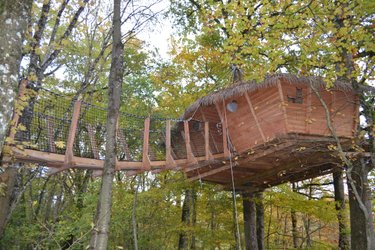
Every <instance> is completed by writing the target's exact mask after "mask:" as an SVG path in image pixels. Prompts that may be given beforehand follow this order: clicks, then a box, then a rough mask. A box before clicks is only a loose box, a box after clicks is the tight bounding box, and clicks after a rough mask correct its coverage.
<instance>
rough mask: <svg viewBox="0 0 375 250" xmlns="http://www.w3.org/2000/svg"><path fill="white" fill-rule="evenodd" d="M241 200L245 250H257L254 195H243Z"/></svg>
mask: <svg viewBox="0 0 375 250" xmlns="http://www.w3.org/2000/svg"><path fill="white" fill-rule="evenodd" d="M242 200H243V218H244V229H245V246H246V250H258V242H257V230H256V206H255V202H254V194H253V193H243V194H242Z"/></svg>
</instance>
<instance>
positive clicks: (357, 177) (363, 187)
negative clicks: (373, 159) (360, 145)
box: [348, 162, 375, 250]
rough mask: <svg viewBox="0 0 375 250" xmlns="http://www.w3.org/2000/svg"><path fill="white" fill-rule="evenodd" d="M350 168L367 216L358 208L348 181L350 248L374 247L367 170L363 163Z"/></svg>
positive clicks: (357, 249) (355, 249)
mask: <svg viewBox="0 0 375 250" xmlns="http://www.w3.org/2000/svg"><path fill="white" fill-rule="evenodd" d="M353 165H354V166H353V169H352V178H353V184H354V186H355V187H356V189H357V190H358V193H359V194H360V198H361V200H362V202H363V204H364V205H365V206H366V208H367V218H368V219H366V216H365V215H364V213H363V210H362V209H361V208H360V206H359V203H358V201H357V199H356V197H355V195H354V194H353V191H352V187H351V185H350V184H349V183H348V189H349V205H350V231H351V246H352V247H351V248H352V249H353V250H361V249H368V250H370V249H375V239H374V230H373V219H372V213H371V208H372V206H371V190H370V185H369V183H368V179H367V175H368V170H367V168H366V165H365V164H361V163H359V162H358V163H354V164H353Z"/></svg>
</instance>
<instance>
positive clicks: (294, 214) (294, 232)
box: [290, 209, 298, 248]
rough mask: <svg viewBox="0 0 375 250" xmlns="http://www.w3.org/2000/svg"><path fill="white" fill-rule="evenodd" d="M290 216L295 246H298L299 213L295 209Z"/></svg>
mask: <svg viewBox="0 0 375 250" xmlns="http://www.w3.org/2000/svg"><path fill="white" fill-rule="evenodd" d="M290 217H291V219H292V237H293V247H294V248H298V232H297V215H296V211H295V210H294V209H292V210H291V211H290Z"/></svg>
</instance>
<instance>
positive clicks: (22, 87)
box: [9, 79, 28, 141]
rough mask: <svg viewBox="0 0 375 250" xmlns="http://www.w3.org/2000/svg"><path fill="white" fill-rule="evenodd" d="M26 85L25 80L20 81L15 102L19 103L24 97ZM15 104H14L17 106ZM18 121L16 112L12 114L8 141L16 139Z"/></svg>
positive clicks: (18, 117) (18, 116) (18, 115)
mask: <svg viewBox="0 0 375 250" xmlns="http://www.w3.org/2000/svg"><path fill="white" fill-rule="evenodd" d="M27 83H28V81H27V80H25V79H23V80H21V83H20V86H19V90H18V96H17V102H18V101H20V100H21V98H22V97H24V96H25V91H26V86H27ZM17 102H16V104H17ZM19 119H20V114H19V113H18V112H14V113H13V118H12V121H11V127H10V132H9V138H10V141H14V138H15V137H16V132H17V126H18V122H19Z"/></svg>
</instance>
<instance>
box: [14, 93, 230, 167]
mask: <svg viewBox="0 0 375 250" xmlns="http://www.w3.org/2000/svg"><path fill="white" fill-rule="evenodd" d="M76 102H77V101H76V100H73V98H72V97H67V96H63V95H60V94H56V93H54V92H52V91H49V90H45V89H43V88H42V89H39V91H38V95H37V97H35V98H32V99H31V101H30V102H29V105H28V106H27V107H26V108H25V109H24V111H23V113H22V115H21V117H20V120H19V123H21V124H22V125H23V127H24V129H21V130H20V129H19V130H18V131H17V133H16V136H15V139H16V140H17V141H20V142H23V144H24V145H25V148H28V149H34V150H38V151H43V152H51V153H57V154H65V151H66V147H67V141H68V137H69V131H70V126H71V123H72V116H73V110H74V106H75V103H76ZM80 103H81V105H80V110H79V118H78V123H77V130H76V134H75V138H74V143H73V154H74V155H75V156H78V157H84V158H91V159H104V157H105V146H106V120H107V109H106V108H103V107H99V106H96V105H93V104H90V103H87V102H84V101H82V102H80ZM146 118H147V117H146V116H139V115H135V114H129V113H124V112H121V113H120V116H119V121H118V130H117V157H118V160H119V161H142V157H143V148H144V139H145V138H144V137H145V136H148V140H149V143H148V147H147V148H148V157H149V159H150V160H151V161H164V160H166V134H167V131H166V128H167V121H169V122H170V125H171V126H170V127H171V131H170V133H171V155H172V157H173V158H174V159H176V160H177V159H186V158H187V149H186V140H185V137H186V135H185V131H184V121H183V120H180V119H168V118H161V117H153V116H151V117H150V125H149V133H148V135H147V134H145V132H144V129H145V120H146ZM188 124H189V131H190V132H189V135H190V146H191V149H192V152H193V154H194V156H195V157H201V156H204V155H205V154H206V151H205V130H204V127H205V124H204V122H202V121H197V120H191V119H189V123H188ZM209 127H210V134H209V144H210V151H211V153H212V154H217V153H222V152H223V146H222V134H221V132H220V126H218V124H213V123H210V124H209Z"/></svg>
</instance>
